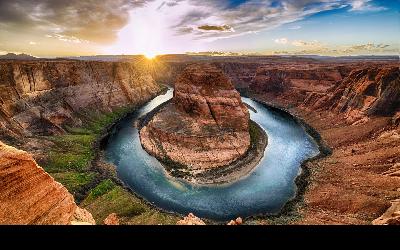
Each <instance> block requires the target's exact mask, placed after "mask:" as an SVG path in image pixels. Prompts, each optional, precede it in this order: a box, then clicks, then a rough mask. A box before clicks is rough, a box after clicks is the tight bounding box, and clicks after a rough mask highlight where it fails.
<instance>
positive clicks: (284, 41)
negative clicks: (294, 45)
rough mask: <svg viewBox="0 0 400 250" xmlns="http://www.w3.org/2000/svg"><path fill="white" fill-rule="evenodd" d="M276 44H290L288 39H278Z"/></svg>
mask: <svg viewBox="0 0 400 250" xmlns="http://www.w3.org/2000/svg"><path fill="white" fill-rule="evenodd" d="M275 43H278V44H287V43H288V39H287V38H278V39H275Z"/></svg>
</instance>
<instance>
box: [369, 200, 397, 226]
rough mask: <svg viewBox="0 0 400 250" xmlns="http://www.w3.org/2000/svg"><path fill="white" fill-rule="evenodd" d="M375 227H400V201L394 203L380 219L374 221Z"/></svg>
mask: <svg viewBox="0 0 400 250" xmlns="http://www.w3.org/2000/svg"><path fill="white" fill-rule="evenodd" d="M372 224H374V225H400V199H397V200H394V201H392V206H391V207H390V208H389V209H388V210H387V211H386V212H385V213H384V214H383V215H382V216H381V217H379V218H377V219H375V220H374V221H372Z"/></svg>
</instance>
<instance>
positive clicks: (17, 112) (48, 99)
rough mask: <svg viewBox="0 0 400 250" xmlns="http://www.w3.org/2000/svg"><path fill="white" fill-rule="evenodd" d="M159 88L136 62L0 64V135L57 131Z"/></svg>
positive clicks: (11, 136) (139, 100) (8, 137)
mask: <svg viewBox="0 0 400 250" xmlns="http://www.w3.org/2000/svg"><path fill="white" fill-rule="evenodd" d="M159 91H160V86H159V85H158V84H156V83H155V81H154V80H153V78H152V77H151V75H150V74H149V72H148V70H147V69H146V68H145V67H144V66H143V65H140V64H138V63H133V62H132V63H129V62H96V61H87V62H84V61H68V60H52V61H43V60H40V61H2V62H0V138H3V139H6V140H11V139H18V138H22V137H26V136H31V135H40V134H45V135H49V134H59V133H63V132H64V126H65V125H68V126H79V125H82V123H83V118H84V117H87V116H90V115H93V113H96V112H109V111H112V110H113V109H115V108H119V107H128V106H130V105H132V106H134V105H137V104H141V103H144V102H145V101H148V100H149V99H150V98H151V97H153V96H154V95H155V94H156V93H158V92H159Z"/></svg>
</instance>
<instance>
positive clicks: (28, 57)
mask: <svg viewBox="0 0 400 250" xmlns="http://www.w3.org/2000/svg"><path fill="white" fill-rule="evenodd" d="M1 59H3V60H36V59H38V58H36V57H34V56H31V55H27V54H24V53H22V54H18V55H17V54H14V53H8V54H5V55H0V60H1Z"/></svg>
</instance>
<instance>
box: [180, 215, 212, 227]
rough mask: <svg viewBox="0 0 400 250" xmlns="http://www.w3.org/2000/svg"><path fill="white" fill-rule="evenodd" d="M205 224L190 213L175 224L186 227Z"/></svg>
mask: <svg viewBox="0 0 400 250" xmlns="http://www.w3.org/2000/svg"><path fill="white" fill-rule="evenodd" d="M205 224H206V223H204V221H202V220H201V219H200V218H198V217H196V216H195V215H194V214H192V213H190V214H188V216H185V217H184V218H183V220H180V221H178V222H177V223H176V225H187V226H203V225H205Z"/></svg>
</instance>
